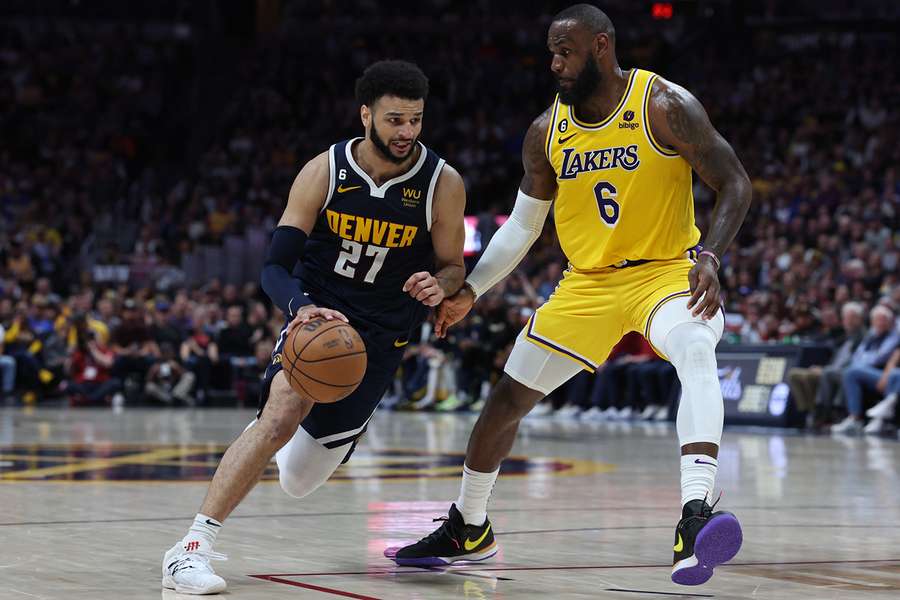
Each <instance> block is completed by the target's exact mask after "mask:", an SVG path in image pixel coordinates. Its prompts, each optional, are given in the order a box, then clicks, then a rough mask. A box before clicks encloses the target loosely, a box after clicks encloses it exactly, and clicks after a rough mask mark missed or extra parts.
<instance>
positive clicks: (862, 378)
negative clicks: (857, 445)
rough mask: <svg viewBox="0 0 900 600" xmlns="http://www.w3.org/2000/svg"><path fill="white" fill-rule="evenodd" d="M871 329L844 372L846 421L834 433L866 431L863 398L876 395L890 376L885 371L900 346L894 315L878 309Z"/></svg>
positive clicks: (899, 334)
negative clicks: (877, 388)
mask: <svg viewBox="0 0 900 600" xmlns="http://www.w3.org/2000/svg"><path fill="white" fill-rule="evenodd" d="M869 320H870V322H871V327H870V329H869V333H868V334H867V335H866V337H865V338H863V341H862V342H861V343H860V345H859V347H858V348H857V349H856V352H854V353H853V358H852V359H851V361H850V366H849V367H848V368H847V369H846V370H845V371H844V376H843V388H844V396H845V397H846V399H847V413H848V414H847V418H845V419H844V420H843V421H841V422H840V423H838V424H837V425H834V426H833V427H832V428H831V431H832V432H834V433H850V434H852V433H860V432H861V431H862V429H863V425H862V423H863V413H864V410H865V408H864V403H863V401H864V398H863V394H864V393H865V392H866V391H876V386H878V385H881V388H882V389H881V390H879V391H882V392H883V391H884V386H885V385H886V383H887V378H888V377H889V376H890V372H889V371H888V370H886V369H885V367H886V366H887V365H888V363H889V361H890V360H891V358H892V356H893V355H894V350H896V349H897V347H898V346H900V330H898V328H897V327H896V323H895V318H894V312H893V311H892V310H891V309H890V308H888V307H886V306H883V305H878V306H876V307H875V308H873V309H872V310H871V312H870V313H869Z"/></svg>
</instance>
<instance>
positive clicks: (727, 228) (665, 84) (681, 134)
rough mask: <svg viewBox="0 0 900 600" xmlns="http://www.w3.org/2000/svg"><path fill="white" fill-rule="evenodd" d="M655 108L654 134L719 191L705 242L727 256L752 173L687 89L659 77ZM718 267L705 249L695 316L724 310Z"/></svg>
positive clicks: (692, 304)
mask: <svg viewBox="0 0 900 600" xmlns="http://www.w3.org/2000/svg"><path fill="white" fill-rule="evenodd" d="M649 108H650V110H649V112H650V127H651V130H652V131H653V135H654V137H656V139H657V140H659V141H660V142H661V143H662V144H665V145H666V146H668V147H670V148H673V149H675V150H677V151H678V153H679V154H680V155H681V156H682V157H683V158H684V159H685V160H686V161H687V162H688V164H690V165H691V167H692V168H693V169H694V170H695V171H696V172H697V175H699V176H700V178H701V179H702V180H703V181H704V182H705V183H706V185H708V186H709V187H711V188H712V189H714V190H715V191H716V193H717V198H716V205H715V207H714V208H713V214H712V223H711V224H710V227H709V232H707V234H706V240H705V242H704V244H703V246H704V249H705V250H709V251H710V252H712V253H713V254H715V255H716V256H717V257H720V258H721V256H722V255H723V254H724V253H725V251H726V250H727V249H728V246H729V245H730V244H731V242H732V240H734V236H735V235H736V234H737V232H738V229H740V227H741V223H743V222H744V217H745V216H746V215H747V209H749V208H750V191H751V190H750V178H749V177H747V172H746V171H745V170H744V166H743V165H742V164H741V161H740V160H738V157H737V156H736V155H735V153H734V150H733V149H732V148H731V146H730V145H729V144H728V142H726V141H725V138H723V137H722V136H721V135H720V134H719V132H718V131H716V129H715V127H713V125H712V123H710V121H709V117H708V116H707V114H706V110H704V108H703V105H702V104H700V101H699V100H697V99H696V98H695V97H694V96H693V95H692V94H691V93H690V92H688V91H687V90H686V89H684V88H683V87H681V86H678V85H675V84H674V83H671V82H669V81H665V80H664V79H662V78H658V79H657V80H656V81H655V82H654V84H653V89H652V90H651V95H650V107H649ZM718 268H719V265H718V264H717V263H716V261H715V260H713V258H712V257H711V256H709V255H706V254H704V255H703V256H701V257H700V259H699V260H698V261H697V264H696V265H694V268H693V269H691V272H690V275H689V281H690V285H691V292H692V295H691V299H690V301H689V302H688V308H693V314H694V316H697V315H703V318H704V319H711V318H713V317H714V316H715V314H716V311H718V310H719V305H720V303H721V298H720V292H721V286H720V284H719V277H718V273H717V272H718Z"/></svg>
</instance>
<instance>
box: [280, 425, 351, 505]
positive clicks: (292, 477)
mask: <svg viewBox="0 0 900 600" xmlns="http://www.w3.org/2000/svg"><path fill="white" fill-rule="evenodd" d="M350 446H351V444H344V445H343V446H339V447H337V448H326V447H325V446H323V445H322V444H320V443H319V442H317V441H316V440H314V439H313V438H312V436H310V435H309V433H307V432H306V430H305V429H303V428H302V427H298V428H297V432H296V433H294V437H292V438H291V441H289V442H288V443H287V444H285V445H284V447H283V448H282V449H281V450H279V451H278V452H277V453H276V454H275V462H276V463H277V464H278V481H279V483H281V489H283V490H284V491H285V492H287V493H288V495H290V496H293V497H295V498H303V497H304V496H308V495H309V494H311V493H312V492H314V491H315V490H316V489H317V488H318V487H319V486H320V485H322V484H323V483H325V482H326V481H328V478H329V477H331V474H332V473H334V471H335V469H337V468H338V467H339V466H340V464H341V461H342V460H344V457H345V456H347V452H348V451H349V450H350Z"/></svg>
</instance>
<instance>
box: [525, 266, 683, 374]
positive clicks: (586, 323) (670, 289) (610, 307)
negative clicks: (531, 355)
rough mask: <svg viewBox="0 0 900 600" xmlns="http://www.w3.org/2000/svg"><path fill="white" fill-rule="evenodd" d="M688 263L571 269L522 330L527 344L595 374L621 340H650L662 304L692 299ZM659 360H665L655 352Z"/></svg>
mask: <svg viewBox="0 0 900 600" xmlns="http://www.w3.org/2000/svg"><path fill="white" fill-rule="evenodd" d="M693 266H694V263H693V262H692V261H690V260H688V259H686V258H678V259H674V260H659V261H651V262H647V263H644V264H642V265H637V266H634V267H627V268H623V269H616V268H614V267H607V268H605V269H600V270H598V271H588V272H586V271H577V270H575V269H574V268H569V269H568V270H567V271H566V272H565V274H564V275H563V279H562V281H560V283H559V285H558V286H557V288H556V291H554V292H553V294H552V295H551V296H550V299H549V300H548V301H547V302H546V303H545V304H544V305H543V306H541V307H540V308H538V309H537V311H536V312H535V313H534V315H533V316H532V317H531V319H530V320H529V321H528V324H527V325H526V326H525V339H527V340H528V341H530V342H532V343H533V344H537V345H538V346H541V347H542V348H546V349H548V350H551V351H553V352H556V353H558V354H561V355H563V356H565V357H567V358H569V359H571V360H574V361H576V362H578V363H580V364H581V366H583V367H584V368H585V369H588V370H590V371H594V370H595V369H596V368H597V367H598V366H600V364H601V363H603V362H604V361H605V360H606V358H607V357H608V356H609V352H610V350H612V349H613V346H615V345H616V344H617V343H618V342H619V340H620V339H622V336H623V335H625V334H626V333H628V332H629V331H638V332H640V333H641V334H643V335H644V337H645V338H647V339H648V341H649V338H650V335H649V332H650V322H651V321H652V319H653V315H654V314H655V313H656V311H657V310H658V309H659V307H660V306H662V305H663V304H664V303H665V302H667V301H669V300H671V299H673V298H678V297H680V296H690V294H691V292H690V286H689V284H688V272H689V271H690V270H691V267H693ZM654 350H656V352H657V354H659V355H660V356H662V357H663V358H666V356H665V355H664V354H663V353H662V352H661V351H660V349H659V348H656V347H654Z"/></svg>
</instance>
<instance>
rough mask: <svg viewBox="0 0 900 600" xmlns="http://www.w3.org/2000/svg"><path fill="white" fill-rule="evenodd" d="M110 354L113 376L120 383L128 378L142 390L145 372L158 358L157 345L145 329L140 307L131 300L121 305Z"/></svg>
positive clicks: (145, 325)
mask: <svg viewBox="0 0 900 600" xmlns="http://www.w3.org/2000/svg"><path fill="white" fill-rule="evenodd" d="M113 351H114V352H115V354H116V362H115V365H114V366H113V374H114V375H115V376H116V377H117V378H119V379H121V380H122V381H125V379H126V378H127V377H129V376H132V377H134V378H136V379H137V383H138V384H139V385H140V387H143V382H144V380H145V379H146V376H147V372H148V371H149V370H150V367H151V366H152V365H153V363H154V362H156V360H157V359H158V358H159V346H158V345H157V343H156V340H155V339H154V338H153V332H152V331H151V330H150V328H149V327H147V323H146V320H145V318H144V315H143V313H142V307H141V306H140V304H138V302H137V301H135V300H134V299H133V298H128V299H126V300H125V302H124V304H123V305H122V322H121V324H120V325H119V326H118V328H116V330H115V331H114V332H113Z"/></svg>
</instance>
